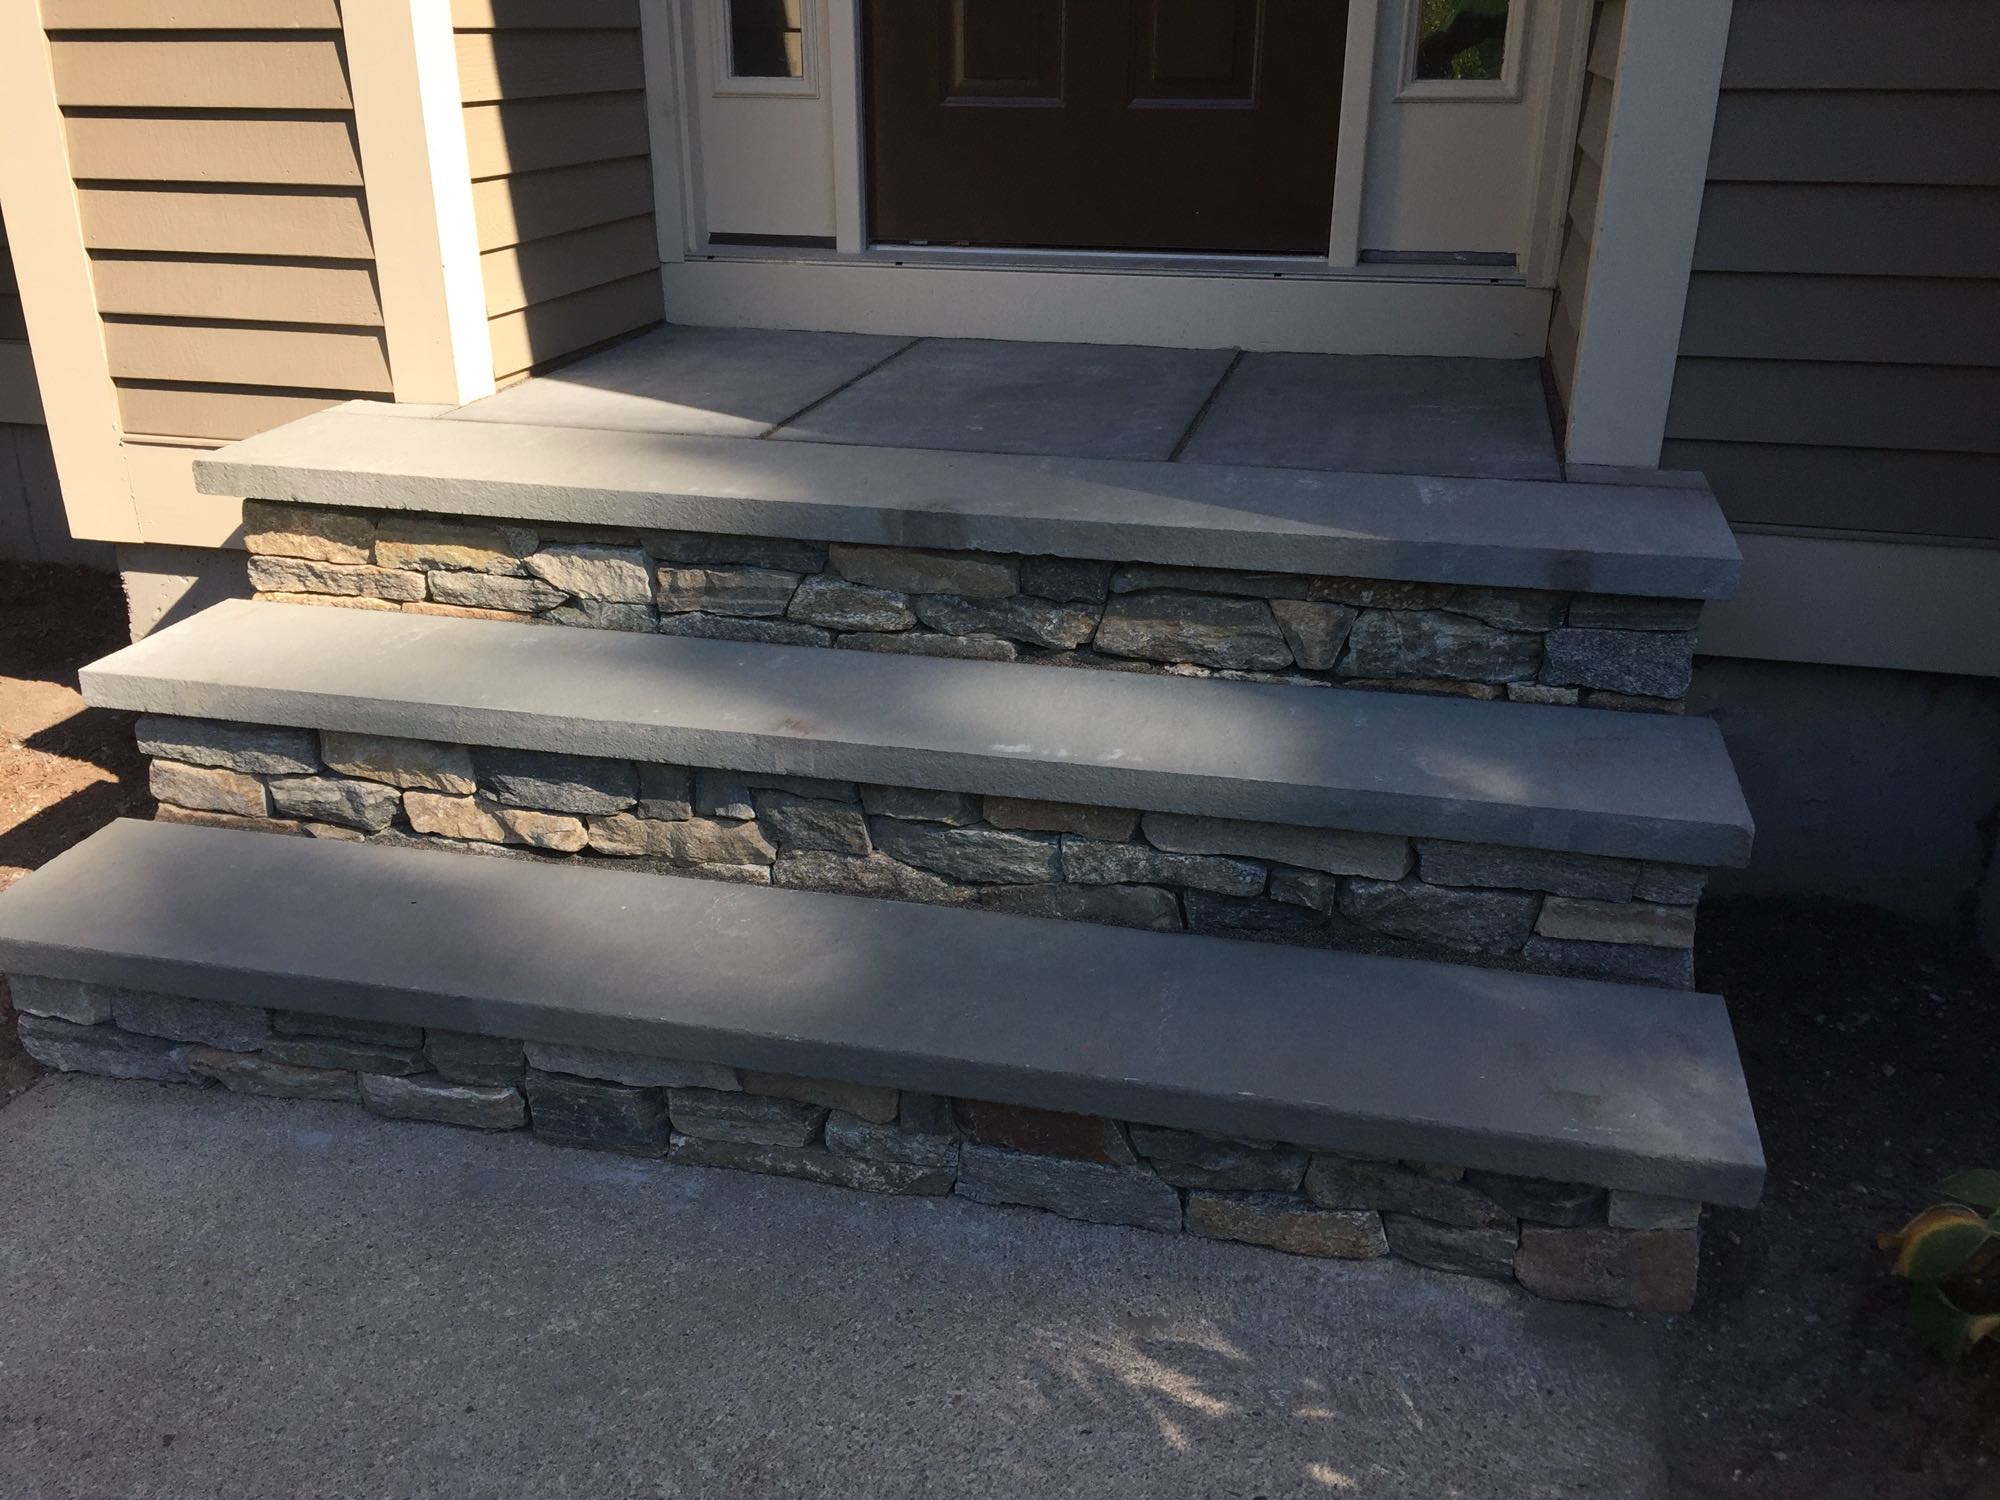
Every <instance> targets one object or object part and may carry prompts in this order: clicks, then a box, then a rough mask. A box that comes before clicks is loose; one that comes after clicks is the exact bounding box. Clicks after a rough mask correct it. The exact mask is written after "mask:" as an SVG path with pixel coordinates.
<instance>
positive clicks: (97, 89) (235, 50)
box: [49, 36, 352, 109]
mask: <svg viewBox="0 0 2000 1500" xmlns="http://www.w3.org/2000/svg"><path fill="white" fill-rule="evenodd" d="M49 51H50V54H51V56H52V58H53V61H54V65H55V78H56V99H57V102H58V103H60V104H61V105H62V106H63V107H64V108H65V109H72V108H79V107H83V106H97V107H125V108H135V109H346V108H348V107H349V106H350V104H351V103H352V100H351V99H350V97H349V95H348V90H347V72H346V67H345V64H344V62H343V60H342V57H341V50H340V41H339V39H338V38H337V37H332V36H325V37H320V36H315V37H311V38H300V39H291V38H286V39H282V40H271V39H261V38H260V39H258V40H255V41H216V40H214V39H211V38H204V39H202V40H198V41H197V40H189V41H164V42H163V41H158V40H154V39H150V38H147V39H125V40H119V41H97V40H91V41H67V40H57V41H53V42H51V43H50V45H49Z"/></svg>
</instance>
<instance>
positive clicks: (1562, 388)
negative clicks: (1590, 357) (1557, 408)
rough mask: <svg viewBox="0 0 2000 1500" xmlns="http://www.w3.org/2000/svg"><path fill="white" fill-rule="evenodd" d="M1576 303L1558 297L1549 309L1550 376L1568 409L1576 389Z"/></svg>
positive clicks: (1559, 295)
mask: <svg viewBox="0 0 2000 1500" xmlns="http://www.w3.org/2000/svg"><path fill="white" fill-rule="evenodd" d="M1571 306H1572V299H1571V298H1570V297H1567V296H1565V295H1563V294H1562V293H1561V292H1558V293H1557V294H1556V299H1555V303H1554V305H1553V306H1552V307H1551V308H1550V309H1549V353H1548V358H1549V375H1550V377H1551V378H1552V379H1554V381H1555V383H1556V395H1557V396H1558V397H1559V398H1560V399H1561V401H1562V404H1563V406H1564V407H1565V408H1567V407H1568V405H1569V403H1570V400H1571V398H1572V395H1573V392H1574V390H1575V385H1576V341H1577V331H1576V324H1575V323H1574V321H1572V317H1571V312H1570V308H1571Z"/></svg>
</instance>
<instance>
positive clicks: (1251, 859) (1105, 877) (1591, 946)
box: [139, 718, 1704, 988]
mask: <svg viewBox="0 0 2000 1500" xmlns="http://www.w3.org/2000/svg"><path fill="white" fill-rule="evenodd" d="M139 739H140V746H141V748H142V749H143V750H145V751H146V752H147V753H148V754H151V755H153V756H154V757H155V760H154V763H153V771H152V788H153V792H154V795H155V796H156V797H158V798H159V800H160V802H161V804H162V805H161V809H160V815H161V817H162V818H165V819H169V820H177V821H184V822H213V823H219V824H228V825H241V826H250V827H259V828H264V829H269V830H273V831H279V832H286V833H309V834H313V835H316V836H319V837H333V838H348V839H362V838H366V839H370V840H374V841H378V842H396V841H420V842H423V843H426V844H429V845H433V846H437V847H443V848H453V849H460V850H466V849H470V850H478V851H483V852H496V851H499V850H501V849H511V850H512V851H514V852H516V853H520V854H523V855H528V854H530V853H531V852H532V853H535V854H540V855H543V856H554V857H566V858H574V859H585V860H589V859H601V860H605V861H607V862H611V861H618V862H624V863H626V864H627V865H629V866H638V867H641V868H645V869H649V870H654V871H659V872H661V873H666V874H685V875H698V876H707V877H709V878H716V879H727V880H736V881H745V882H752V883H756V884H775V885H781V886H791V887H796V888H802V889H812V890H825V891H835V892H842V893H847V894H858V895H868V896H878V897H886V898H890V899H897V900H914V901H928V902H935V903H940V904H948V905H979V906H984V907H987V908H990V909H995V910H1002V911H1012V912H1021V913H1027V914H1029V915H1036V916H1054V917H1067V918H1074V919H1080V920H1086V921H1099V922H1110V923H1115V924H1119V925H1124V926H1132V927H1142V928H1148V929H1151V930H1155V931H1170V932H1178V931H1191V932H1197V933H1205V934H1210V935H1214V936H1222V937H1238V938H1251V939H1259V940H1265V941H1275V942H1285V943H1295V944H1303V945H1310V946H1325V947H1339V948H1345V949H1356V950H1363V951H1375V952H1385V953H1391V954H1396V955H1400V956H1409V957H1421V958H1444V959H1448V960H1451V961H1455V962H1471V963H1481V964H1491V965H1500V966H1507V967H1516V968H1523V969H1527V970H1529V971H1532V972H1537V973H1549V974H1559V975H1569V976H1574V977H1584V978H1614V979H1621V980H1628V981H1634V982H1640V983H1650V984H1660V985H1672V986H1677V987H1683V988H1685V987H1688V986H1690V985H1691V984H1692V983H1693V956H1692V944H1693V939H1694V920H1695V907H1694V903H1695V901H1696V900H1697V899H1698V897H1699V895H1700V892H1701V888H1702V883H1703V878H1704V877H1703V874H1702V872H1701V871H1700V870H1698V869H1694V868H1691V867H1688V866H1684V865H1663V864H1653V863H1647V862H1642V861H1638V860H1622V859H1608V858H1602V857H1594V856H1584V855H1572V854H1563V853H1555V852H1549V851H1537V850H1526V849H1502V848H1497V847H1493V846H1488V845H1478V844H1465V843H1453V842H1450V841H1446V840H1438V839H1414V840H1413V839H1409V838H1400V837H1393V836H1388V835H1382V834H1373V833H1368V834H1363V833H1343V832H1338V831H1333V830H1324V829H1312V828H1293V827H1281V826H1277V825H1270V824H1258V823H1245V822H1238V821H1234V820H1229V819H1219V818H1195V817H1185V816H1176V815H1171V814H1164V813H1159V812H1152V811H1145V810H1140V809H1130V808H1108V807H1084V806H1077V805H1068V804H1055V803H1046V802H1029V801H1023V800H1021V799H1017V798H1007V797H991V796H989V797H980V796H976V795H970V794H964V793H958V792H938V791H929V790H923V789H917V788H907V787H879V786H866V787H864V786H857V785H855V784H854V783H851V782H845V783H844V782H828V781H817V780H807V779H804V778H797V777H777V776H757V775H748V776H745V775H738V774H735V773H729V772H717V771H708V770H690V769H689V768H687V767H682V766H664V765H651V764H635V763H633V762H630V761H609V760H598V759H590V758H585V757H581V756H565V755H556V754H548V753H542V752H529V751H515V750H494V749H490V748H482V747H470V746H465V745H440V744H435V743H430V742H425V741H415V740H392V739H382V738H377V737H372V736H356V735H347V734H339V733H335V732H332V731H326V732H323V733H317V734H316V733H315V732H313V731H311V730H305V729H287V728H273V727H269V726H258V725H231V724H218V723H211V722H207V721H201V720H190V719H165V718H149V719H145V720H142V721H141V723H140V726H139Z"/></svg>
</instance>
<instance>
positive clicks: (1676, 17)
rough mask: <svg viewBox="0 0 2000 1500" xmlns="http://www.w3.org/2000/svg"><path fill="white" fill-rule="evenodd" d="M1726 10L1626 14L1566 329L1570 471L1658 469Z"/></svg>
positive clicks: (1694, 0)
mask: <svg viewBox="0 0 2000 1500" xmlns="http://www.w3.org/2000/svg"><path fill="white" fill-rule="evenodd" d="M1730 5H1731V0H1675V3H1673V4H1671V5H1669V4H1664V3H1648V0H1635V3H1633V4H1631V5H1628V6H1627V7H1626V11H1625V34H1624V38H1623V41H1622V44H1621V46H1620V49H1619V58H1618V76H1617V81H1616V83H1615V85H1614V86H1613V90H1612V95H1611V127H1610V133H1609V136H1608V140H1607V144H1606V147H1605V160H1604V183H1603V187H1602V189H1601V191H1600V193H1599V197H1598V210H1597V232H1596V233H1595V234H1594V235H1592V236H1591V251H1592V255H1591V263H1590V283H1589V288H1588V291H1587V293H1586V295H1585V298H1584V303H1583V307H1582V309H1581V311H1580V314H1579V321H1578V327H1577V352H1576V373H1575V377H1574V380H1573V382H1572V388H1571V396H1570V412H1569V441H1568V444H1567V454H1568V457H1569V458H1570V459H1571V460H1572V461H1574V462H1577V463H1594V464H1628V465H1635V466H1638V467H1643V468H1650V467H1654V466H1656V465H1657V464H1658V463H1659V461H1660V444H1661V441H1662V439H1663V438H1664V436H1665V433H1666V425H1667V401H1668V398H1669V397H1670V396H1671V395H1672V394H1673V381H1674V362H1675V359H1676V357H1677V356H1678V354H1679V351H1680V337H1681V317H1682V314H1683V312H1684V311H1685V308H1686V303H1687V284H1688V274H1689V272H1690V270H1691V269H1692V267H1693V264H1694V241H1695V230H1696V227H1697V225H1698V224H1699V222H1700V219H1701V199H1702V190H1703V187H1704V185H1705V182H1706V178H1707V171H1708V149H1709V141H1710V137H1711V136H1712V134H1713V133H1714V129H1715V102H1716V96H1717V94H1718V93H1719V92H1720V90H1721V85H1722V59H1723V53H1724V51H1725V49H1726V47H1727V45H1728V40H1729V14H1730Z"/></svg>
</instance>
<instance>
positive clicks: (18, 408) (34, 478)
mask: <svg viewBox="0 0 2000 1500" xmlns="http://www.w3.org/2000/svg"><path fill="white" fill-rule="evenodd" d="M0 560H5V561H10V562H64V563H89V564H93V565H95V566H99V567H104V566H108V565H109V563H110V555H109V552H108V551H107V550H106V549H104V548H100V547H93V546H92V545H90V544H89V543H87V542H77V541H73V540H72V539H71V537H70V534H69V522H68V520H67V518H66V517H65V516H64V515H63V508H62V487H61V486H60V485H59V484H58V483H57V482H56V461H55V454H54V452H53V451H52V450H51V449H50V447H49V431H48V428H47V427H46V426H45V425H44V424H43V422H42V398H41V394H40V392H39V391H38V389H37V388H36V384H35V366H34V363H33V361H32V360H31V359H30V358H29V357H28V327H27V323H26V322H25V321H24V320H23V318H22V315H21V296H20V291H19V289H18V288H17V287H16V286H15V283H14V257H13V255H12V253H11V252H10V251H9V250H8V248H7V222H6V220H5V219H4V218H0Z"/></svg>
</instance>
